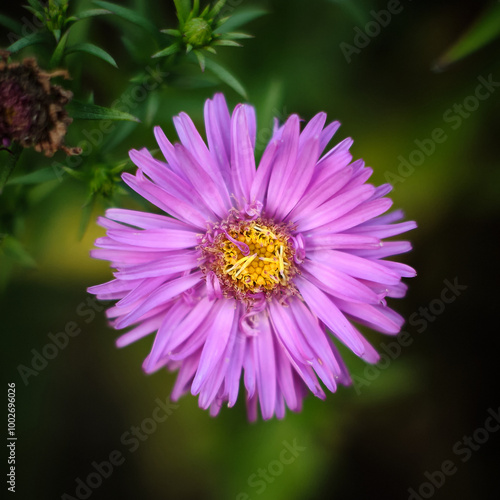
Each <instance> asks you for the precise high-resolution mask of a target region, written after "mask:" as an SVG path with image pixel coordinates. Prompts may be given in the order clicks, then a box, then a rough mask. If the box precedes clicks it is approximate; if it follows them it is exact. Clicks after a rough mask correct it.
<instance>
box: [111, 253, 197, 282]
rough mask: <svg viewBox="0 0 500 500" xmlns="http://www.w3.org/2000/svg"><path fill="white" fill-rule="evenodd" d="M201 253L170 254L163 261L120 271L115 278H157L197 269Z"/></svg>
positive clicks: (155, 261)
mask: <svg viewBox="0 0 500 500" xmlns="http://www.w3.org/2000/svg"><path fill="white" fill-rule="evenodd" d="M199 259H200V252H199V251H198V250H195V251H187V250H186V251H183V252H179V251H178V252H169V254H168V256H165V257H164V258H162V259H159V260H154V261H152V262H147V263H145V264H138V265H136V266H131V267H130V268H127V269H124V270H122V271H118V272H117V273H115V277H116V278H119V279H123V280H132V279H139V278H155V277H157V276H158V275H160V276H161V275H169V274H173V273H176V272H181V271H188V270H190V269H193V268H194V267H197V266H198V264H199Z"/></svg>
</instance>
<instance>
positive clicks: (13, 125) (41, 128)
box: [0, 58, 81, 156]
mask: <svg viewBox="0 0 500 500" xmlns="http://www.w3.org/2000/svg"><path fill="white" fill-rule="evenodd" d="M59 75H63V76H65V77H68V75H67V73H66V72H65V71H57V72H54V73H46V72H44V71H43V70H41V69H40V68H39V67H38V65H37V63H36V61H35V60H34V59H31V58H30V59H25V60H24V61H23V62H22V63H11V64H8V63H7V61H6V60H5V58H4V59H3V60H0V144H2V145H3V146H9V145H10V143H11V142H12V141H16V142H19V144H21V146H23V147H25V148H29V147H31V146H33V147H34V149H35V150H36V151H38V152H42V151H43V152H44V153H45V155H46V156H52V155H53V154H54V153H55V152H56V151H58V150H60V149H61V150H63V151H64V152H65V153H66V154H68V155H72V154H79V153H80V152H81V150H80V148H68V147H66V146H64V144H63V140H64V136H65V135H66V131H67V128H68V125H69V124H70V123H71V122H72V119H71V118H70V117H69V116H68V113H67V111H66V109H65V106H66V104H67V103H68V102H69V101H70V99H71V98H72V96H73V94H72V93H71V92H70V91H69V90H65V89H63V88H62V87H60V86H59V85H52V84H51V82H50V79H51V78H52V77H54V76H59Z"/></svg>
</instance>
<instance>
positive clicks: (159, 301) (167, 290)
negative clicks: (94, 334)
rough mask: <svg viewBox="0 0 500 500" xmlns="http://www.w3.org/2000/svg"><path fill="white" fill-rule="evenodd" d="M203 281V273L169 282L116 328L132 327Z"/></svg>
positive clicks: (123, 319) (125, 317)
mask: <svg viewBox="0 0 500 500" xmlns="http://www.w3.org/2000/svg"><path fill="white" fill-rule="evenodd" d="M201 279H202V273H201V272H196V273H193V274H189V275H187V276H183V277H181V278H177V279H175V280H172V281H169V282H168V283H166V284H165V285H163V286H161V287H160V288H158V289H157V290H156V291H155V292H153V293H152V294H151V295H150V296H149V297H148V298H147V299H146V300H145V301H144V302H143V303H142V304H141V305H140V306H139V307H138V308H136V309H135V310H134V311H132V312H130V313H129V314H127V315H125V316H124V317H123V318H122V319H121V320H120V321H119V322H118V323H117V324H116V327H117V328H124V327H126V326H130V325H132V324H133V323H135V322H136V321H137V320H139V319H140V318H141V317H142V316H144V315H145V314H146V313H148V312H149V311H151V310H152V309H153V308H155V307H158V306H161V305H163V304H166V303H167V302H168V301H170V300H171V299H172V298H173V297H176V296H177V295H179V294H180V293H182V292H185V291H186V290H188V289H189V288H191V287H193V286H195V285H197V284H198V283H200V280H201Z"/></svg>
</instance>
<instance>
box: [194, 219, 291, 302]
mask: <svg viewBox="0 0 500 500" xmlns="http://www.w3.org/2000/svg"><path fill="white" fill-rule="evenodd" d="M291 229H292V228H291V225H289V224H283V223H275V222H274V221H272V220H270V219H264V218H258V219H256V220H241V219H237V218H229V219H228V220H226V221H223V222H221V223H218V224H215V225H214V226H213V227H212V228H211V229H210V230H209V231H208V232H207V234H206V235H205V236H204V237H203V238H202V240H201V245H200V248H201V250H202V255H203V259H204V263H202V264H201V265H200V268H201V269H202V271H203V272H204V273H205V275H206V276H207V278H208V279H210V280H212V279H213V278H212V277H211V276H214V275H215V277H216V279H217V281H218V286H219V287H220V293H221V294H222V295H223V296H225V297H234V298H236V299H238V300H242V301H245V302H247V301H248V302H249V303H251V302H252V301H254V300H255V299H256V298H257V297H256V296H259V297H260V296H261V294H264V296H265V297H267V298H268V299H270V298H271V297H286V296H289V295H293V294H295V293H297V291H296V288H295V286H294V284H293V282H292V278H293V277H294V276H295V274H297V272H298V270H297V267H296V265H295V263H294V255H295V250H294V247H293V243H292V240H293V238H292V236H291V234H290V231H291ZM210 282H211V281H210Z"/></svg>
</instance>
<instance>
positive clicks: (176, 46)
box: [151, 43, 181, 57]
mask: <svg viewBox="0 0 500 500" xmlns="http://www.w3.org/2000/svg"><path fill="white" fill-rule="evenodd" d="M180 49H181V44H180V43H173V44H172V45H169V46H168V47H166V48H165V49H163V50H160V51H159V52H157V53H156V54H153V55H152V56H151V57H166V56H170V55H172V54H175V53H176V52H179V50H180Z"/></svg>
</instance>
